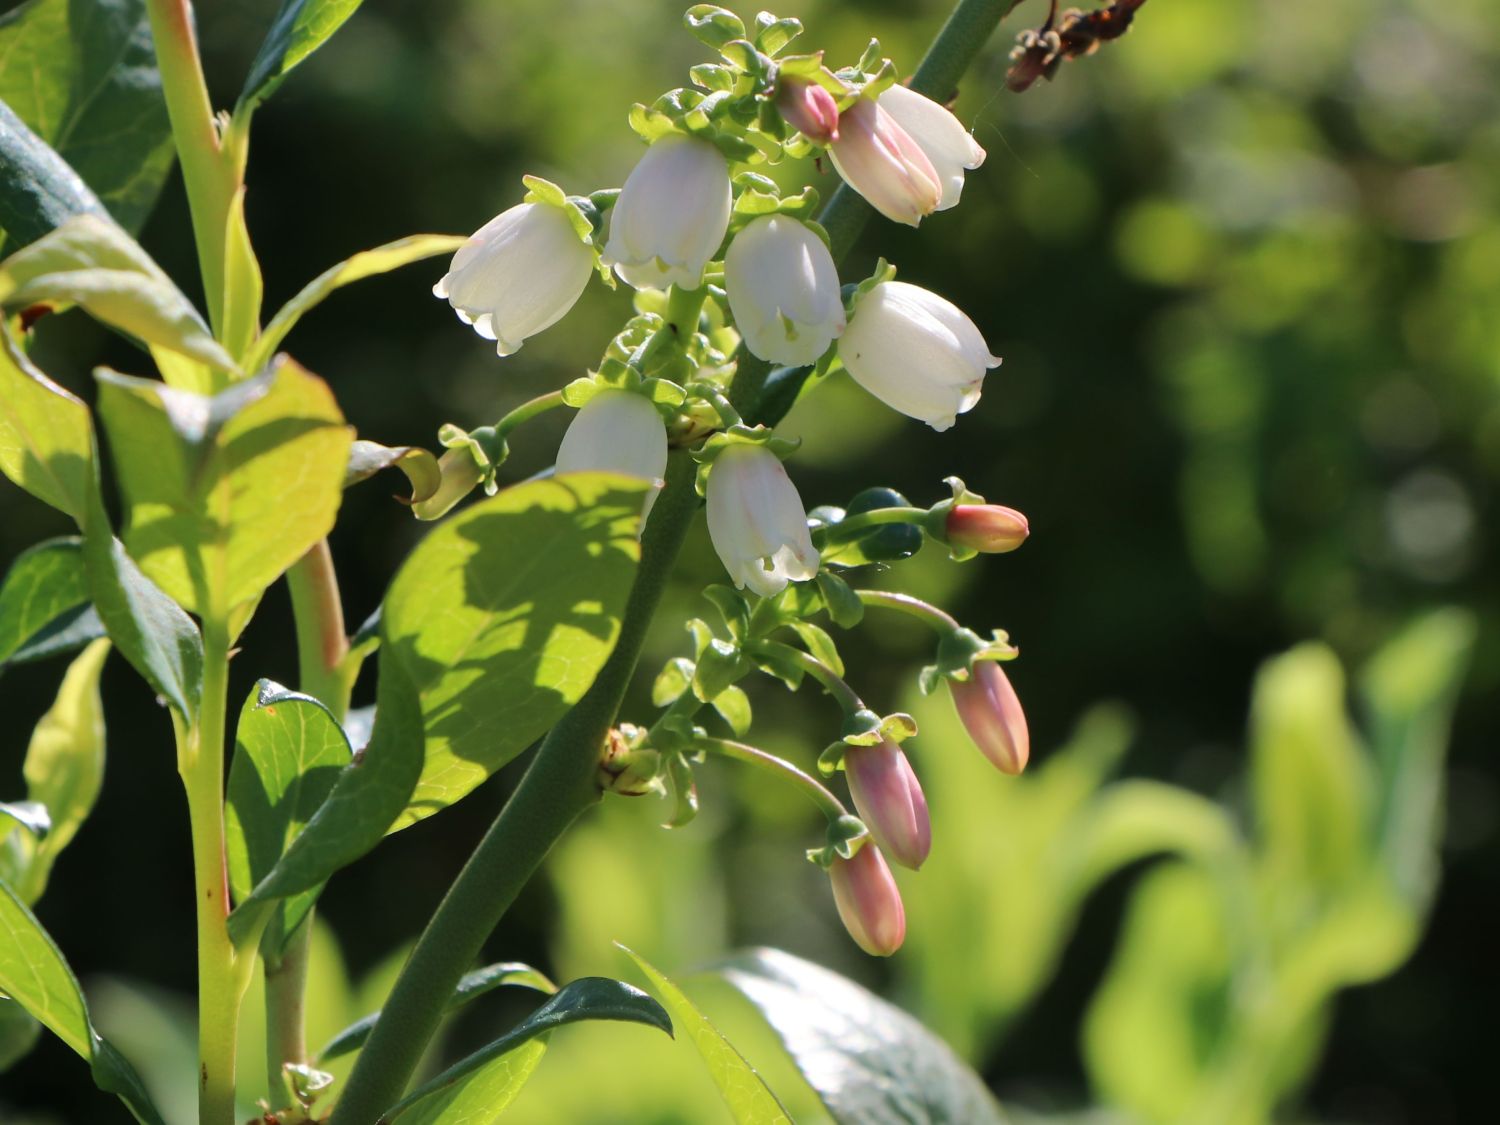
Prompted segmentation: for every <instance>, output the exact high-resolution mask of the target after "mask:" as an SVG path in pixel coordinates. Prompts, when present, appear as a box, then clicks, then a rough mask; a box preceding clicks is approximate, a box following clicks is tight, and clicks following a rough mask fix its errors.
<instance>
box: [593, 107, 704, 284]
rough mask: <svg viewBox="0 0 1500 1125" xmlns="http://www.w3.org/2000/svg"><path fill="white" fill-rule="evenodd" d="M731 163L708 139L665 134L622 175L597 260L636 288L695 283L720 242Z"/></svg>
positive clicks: (698, 282)
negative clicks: (728, 163)
mask: <svg viewBox="0 0 1500 1125" xmlns="http://www.w3.org/2000/svg"><path fill="white" fill-rule="evenodd" d="M732 201H733V200H732V189H731V188H730V186H729V166H728V165H727V164H726V163H725V162H724V157H723V155H722V154H721V153H720V152H719V150H718V149H716V148H715V147H714V146H713V145H711V144H709V143H708V142H707V141H700V140H698V139H696V138H694V137H687V136H683V135H682V134H681V133H669V134H667V135H666V136H664V137H662V138H660V139H659V140H658V141H657V142H656V143H655V144H653V145H652V146H651V147H650V148H648V149H647V150H646V155H645V156H643V157H641V161H640V163H639V164H637V165H636V166H635V168H634V170H632V171H631V173H630V175H629V176H628V177H627V178H626V180H625V186H624V188H622V189H621V191H620V197H619V198H618V199H617V200H615V205H614V209H613V210H612V211H611V213H610V219H609V241H608V243H606V244H605V247H604V255H603V259H602V260H603V262H604V264H605V265H608V266H613V267H614V269H615V272H616V273H617V274H619V275H620V277H621V279H622V280H623V281H625V282H626V283H627V284H629V285H633V286H634V287H635V288H637V289H665V288H666V287H667V286H668V285H677V286H680V287H681V288H683V289H697V288H698V287H699V286H700V285H702V284H703V268H704V267H705V266H706V265H708V262H709V259H711V258H712V257H713V256H714V251H716V250H717V249H718V248H719V244H720V243H721V242H723V241H724V232H725V231H727V230H728V229H729V209H730V206H731V204H732Z"/></svg>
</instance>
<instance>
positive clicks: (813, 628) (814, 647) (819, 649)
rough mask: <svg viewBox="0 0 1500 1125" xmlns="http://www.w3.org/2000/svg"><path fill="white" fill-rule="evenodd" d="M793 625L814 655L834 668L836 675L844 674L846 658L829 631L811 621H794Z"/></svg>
mask: <svg viewBox="0 0 1500 1125" xmlns="http://www.w3.org/2000/svg"><path fill="white" fill-rule="evenodd" d="M791 626H792V629H793V630H794V631H795V632H796V634H797V636H799V637H801V638H802V643H803V644H804V645H805V646H807V651H808V652H809V653H810V654H811V655H812V656H813V657H815V658H816V659H817V660H818V661H820V662H821V663H823V664H826V665H828V667H830V668H832V669H833V674H834V675H835V676H842V675H843V674H844V659H843V657H841V656H840V655H839V646H838V645H836V644H834V642H833V638H832V637H830V636H829V635H828V634H827V632H825V631H824V630H823V629H821V628H819V627H818V626H817V625H814V624H813V623H812V622H811V621H793V622H791Z"/></svg>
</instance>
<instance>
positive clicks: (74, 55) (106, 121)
mask: <svg viewBox="0 0 1500 1125" xmlns="http://www.w3.org/2000/svg"><path fill="white" fill-rule="evenodd" d="M150 23H151V21H150V18H149V17H148V15H147V12H146V5H145V3H144V2H143V0H91V2H90V3H87V4H79V3H77V2H76V0H33V2H32V3H29V4H23V5H21V6H20V7H18V8H16V9H14V10H13V11H11V12H8V13H7V14H6V15H4V16H0V102H5V103H7V104H9V106H10V108H11V110H12V111H14V112H15V114H16V115H17V116H19V117H20V118H21V120H23V121H25V122H26V123H27V125H28V126H30V128H31V129H32V130H34V131H35V134H36V136H37V137H38V138H39V139H40V140H42V141H45V142H46V143H47V144H49V145H51V146H52V148H53V149H54V150H55V151H56V153H57V156H58V157H60V158H61V161H63V162H66V164H67V165H69V166H71V167H72V168H73V169H74V170H76V172H77V174H78V176H80V177H81V178H82V179H83V181H84V182H85V183H86V184H88V185H89V187H90V188H91V189H92V192H93V194H95V195H97V197H98V200H102V201H103V203H104V204H106V205H107V206H108V208H109V211H110V213H111V214H112V215H113V216H114V217H115V219H116V220H118V221H119V223H120V224H121V225H122V226H123V227H125V228H126V229H127V230H131V231H134V230H138V229H139V228H140V226H141V223H142V222H144V221H145V218H146V215H147V214H148V213H149V212H150V210H151V207H152V204H154V203H155V201H156V196H157V193H158V192H159V191H160V189H161V185H162V182H163V180H165V178H166V175H167V172H168V171H169V170H170V169H171V167H172V146H171V124H170V122H169V121H168V120H167V105H166V100H165V99H164V98H163V96H162V89H161V78H160V75H159V74H158V73H157V70H156V59H155V55H154V52H153V50H152V44H151V26H150ZM3 132H4V127H3V125H0V134H3ZM0 152H4V155H5V157H7V158H9V157H10V156H11V155H12V154H11V153H10V152H8V151H5V150H4V148H3V146H0ZM6 163H7V160H6V159H0V167H3V166H4V165H5V164H6ZM4 178H5V177H4V173H0V181H3V179H4ZM8 195H9V193H8V192H7V191H6V190H5V187H4V186H0V227H4V228H5V229H6V230H8V231H9V232H10V234H11V235H12V237H13V238H15V239H16V240H17V244H18V245H24V244H25V243H27V242H30V241H31V240H32V239H34V238H37V237H39V236H40V235H42V234H45V233H46V232H47V231H48V230H50V229H51V228H52V227H54V226H56V225H57V224H58V223H59V222H61V221H62V220H63V219H65V218H67V217H69V216H70V215H74V214H78V213H79V212H80V211H81V210H96V208H97V200H95V201H93V203H94V205H93V206H84V207H76V206H75V207H72V208H69V209H67V210H66V211H65V212H64V213H62V214H55V215H54V216H53V217H51V221H48V220H47V218H46V217H44V216H43V215H38V216H36V219H35V220H33V221H32V222H31V223H27V222H24V221H22V222H19V223H16V224H15V225H12V220H11V217H10V216H8V215H7V214H6V212H7V211H8V210H9V209H10V208H9V207H7V202H9V201H8V200H7V199H6V196H8Z"/></svg>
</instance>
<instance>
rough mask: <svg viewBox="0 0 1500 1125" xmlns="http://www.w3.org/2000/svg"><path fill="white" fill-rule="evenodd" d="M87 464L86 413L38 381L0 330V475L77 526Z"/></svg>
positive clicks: (90, 457) (90, 453)
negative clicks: (62, 513)
mask: <svg viewBox="0 0 1500 1125" xmlns="http://www.w3.org/2000/svg"><path fill="white" fill-rule="evenodd" d="M93 461H94V432H93V423H92V422H91V421H90V419H89V411H88V407H86V406H84V404H83V403H82V402H81V401H80V400H79V399H77V398H76V397H75V396H73V395H72V394H70V393H69V392H68V391H65V390H64V389H63V388H62V387H59V386H58V385H57V384H56V383H54V382H53V381H52V380H51V379H49V378H47V376H45V375H43V374H42V372H41V371H39V370H38V369H37V368H36V366H35V365H34V364H33V363H32V362H31V360H29V359H28V358H27V357H26V355H25V354H24V353H23V352H22V351H21V350H20V349H19V348H17V347H16V346H15V341H14V340H12V339H11V337H10V333H9V332H8V331H5V330H3V329H0V472H4V473H5V475H6V476H8V477H9V478H10V479H11V480H12V481H14V482H15V483H16V484H18V485H20V486H21V487H22V488H24V489H25V490H26V491H27V492H29V493H31V494H32V495H33V496H35V497H36V498H37V499H38V500H41V501H43V502H44V503H47V504H51V505H52V506H53V507H54V508H56V509H58V510H59V511H61V512H65V513H67V514H68V515H70V516H72V517H73V518H74V519H75V520H78V521H79V522H80V523H81V522H82V521H83V517H84V511H85V509H86V508H87V506H88V496H89V490H90V489H91V488H92V486H93V473H94V468H93Z"/></svg>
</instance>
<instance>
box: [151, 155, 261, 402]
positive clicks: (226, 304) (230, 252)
mask: <svg viewBox="0 0 1500 1125" xmlns="http://www.w3.org/2000/svg"><path fill="white" fill-rule="evenodd" d="M264 291H265V285H264V282H263V281H262V279H261V273H260V261H259V260H258V259H257V258H256V256H255V248H254V247H253V246H252V245H251V244H250V229H249V227H248V226H246V224H245V187H244V185H243V184H241V185H240V187H239V188H238V190H236V191H235V193H234V198H233V199H232V200H231V201H230V204H229V215H228V217H227V219H226V223H225V228H224V296H223V298H222V305H221V307H222V309H223V313H224V315H223V324H222V326H221V331H220V338H221V339H222V340H223V341H224V347H225V348H227V349H228V351H229V354H230V355H232V356H234V357H235V358H236V359H244V357H245V354H246V353H247V352H248V351H249V350H250V348H251V345H252V344H254V343H255V338H256V334H257V333H258V332H259V330H260V305H261V297H262V295H263V294H264ZM261 366H262V365H259V364H257V365H254V366H249V370H251V371H259V370H260V367H261ZM165 377H166V373H165V372H163V378H165ZM171 381H172V380H170V379H169V380H168V382H171ZM179 385H180V384H179ZM188 389H189V390H197V391H200V392H202V391H209V390H213V389H214V388H213V386H212V385H211V384H210V385H207V386H205V385H202V379H201V376H200V377H199V379H198V385H196V386H193V385H189V386H188Z"/></svg>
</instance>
